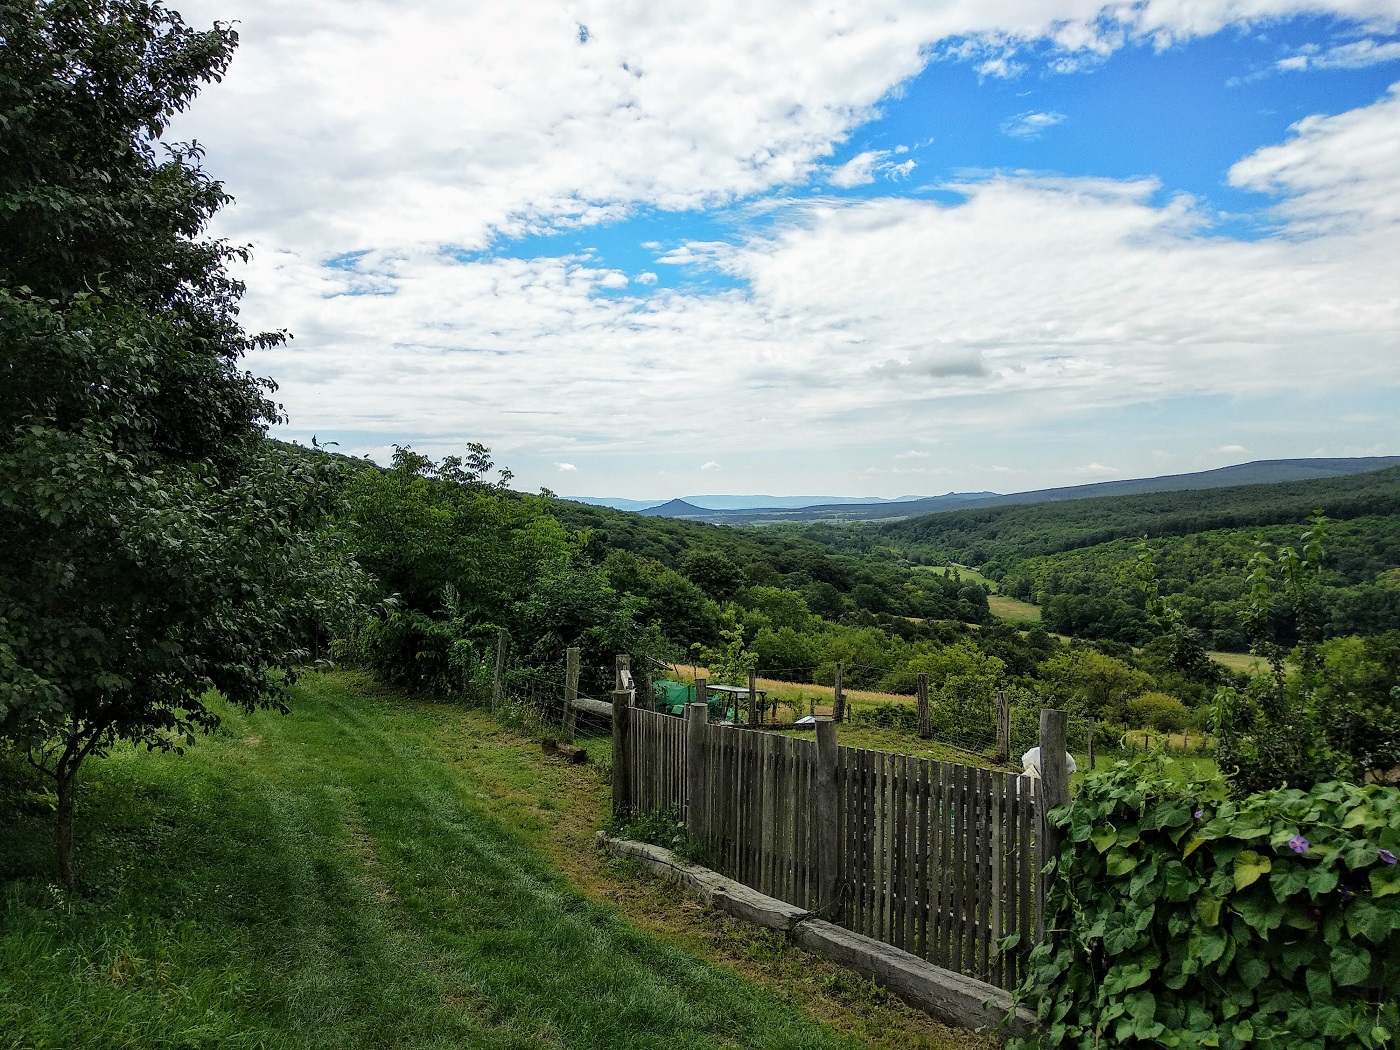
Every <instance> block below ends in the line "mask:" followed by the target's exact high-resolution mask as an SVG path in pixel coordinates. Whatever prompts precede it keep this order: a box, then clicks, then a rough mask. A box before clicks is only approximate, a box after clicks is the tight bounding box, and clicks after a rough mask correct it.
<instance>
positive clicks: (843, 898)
mask: <svg viewBox="0 0 1400 1050" xmlns="http://www.w3.org/2000/svg"><path fill="white" fill-rule="evenodd" d="M625 721H626V729H625V733H624V734H623V735H622V742H623V747H622V752H623V754H624V755H625V759H624V766H625V768H623V769H621V770H617V769H616V768H615V774H614V775H615V784H616V783H617V782H618V774H619V773H620V774H621V777H620V782H621V784H622V785H623V796H625V797H622V799H621V805H622V806H623V807H624V808H625V809H627V810H629V811H631V812H634V813H648V812H653V811H672V812H676V813H679V814H682V815H684V817H685V819H686V823H687V825H688V826H689V827H690V829H691V830H692V832H698V836H697V837H698V838H699V842H700V845H701V847H702V848H703V850H704V852H705V854H706V855H707V857H708V858H709V860H710V862H711V864H712V865H713V866H714V867H715V868H716V869H717V870H719V871H721V872H722V873H723V874H725V875H727V876H729V877H730V878H733V879H736V880H738V881H740V882H743V883H744V884H746V885H748V886H752V887H753V888H754V889H757V890H759V891H760V892H762V893H765V894H767V895H769V896H772V897H777V898H779V899H780V900H784V901H787V902H788V903H790V904H795V905H797V906H798V907H802V908H806V909H808V910H810V911H813V912H815V913H817V914H819V915H821V916H822V917H823V918H826V919H828V920H829V921H831V922H835V923H838V924H839V925H841V926H844V927H846V928H847V929H850V930H853V931H855V932H857V933H861V934H865V935H866V936H870V937H874V938H876V939H878V940H881V941H884V942H885V943H888V944H891V945H894V946H895V947H897V948H902V949H904V950H905V951H908V952H911V953H913V954H915V955H918V956H920V957H922V958H924V959H927V960H929V961H930V962H933V963H935V964H937V965H939V966H943V967H946V968H948V969H952V970H956V971H958V972H960V973H963V974H966V975H968V976H971V977H975V978H978V979H979V980H983V981H987V982H989V983H992V984H997V985H1001V986H1002V987H1005V988H1013V987H1015V986H1016V984H1018V983H1019V981H1020V978H1021V976H1022V973H1023V969H1024V966H1025V957H1026V953H1027V952H1028V950H1029V948H1030V946H1031V945H1032V943H1033V941H1034V939H1035V922H1036V915H1037V908H1038V895H1039V893H1040V879H1039V878H1038V877H1036V874H1035V873H1036V872H1037V871H1038V870H1039V869H1040V867H1041V857H1040V853H1041V843H1040V839H1041V834H1040V824H1039V814H1038V809H1037V798H1036V794H1035V781H1033V780H1031V779H1030V778H1027V777H1018V776H1013V775H1010V774H1006V773H999V772H994V771H992V770H986V769H979V768H976V767H972V766H964V765H956V764H953V763H948V762H936V761H932V760H929V759H920V758H914V757H911V756H908V755H895V754H887V753H885V752H879V751H867V750H862V749H857V748H846V747H838V748H835V769H834V780H835V786H834V790H833V789H831V788H830V787H828V789H827V790H826V791H822V790H821V789H820V785H819V783H818V777H819V772H818V771H819V763H818V747H817V745H816V744H815V743H814V742H813V741H810V740H805V739H797V738H791V737H785V736H782V735H779V734H776V733H768V732H761V731H755V730H749V729H744V728H740V727H733V726H723V725H698V726H690V725H688V724H687V722H686V720H684V719H681V718H676V717H673V716H670V715H665V714H660V713H656V712H652V711H644V710H640V709H636V708H633V709H631V710H630V711H629V712H628V713H627V717H626V719H625ZM692 755H698V756H699V758H700V771H699V774H700V775H699V779H697V778H696V773H697V772H698V771H697V770H696V769H692V768H691V765H690V764H691V756H692ZM692 794H694V795H697V796H698V797H696V798H692V797H691V796H692ZM617 801H618V798H617V797H615V802H617ZM823 807H827V809H828V810H834V812H831V811H828V812H825V813H824V812H823ZM823 820H825V821H827V822H828V825H827V826H828V827H829V828H831V829H832V830H828V831H827V832H826V834H827V835H828V838H827V839H826V842H828V843H831V845H833V846H835V847H836V848H835V849H834V850H833V849H830V848H829V849H828V850H827V851H826V852H827V853H833V852H834V853H835V856H824V855H823V850H822V849H821V844H822V841H823V840H822V836H821V834H819V825H821V823H822V821H823ZM823 887H825V889H823ZM824 894H826V895H827V896H830V897H832V898H834V899H823V895H824ZM1012 934H1020V942H1019V945H1018V946H1016V947H1015V948H1013V949H1011V950H1008V951H1005V952H999V951H998V950H997V948H998V944H999V942H1001V941H1002V940H1003V939H1004V938H1006V937H1008V936H1010V935H1012Z"/></svg>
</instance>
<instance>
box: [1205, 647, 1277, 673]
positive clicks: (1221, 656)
mask: <svg viewBox="0 0 1400 1050" xmlns="http://www.w3.org/2000/svg"><path fill="white" fill-rule="evenodd" d="M1206 655H1207V656H1209V657H1210V658H1211V659H1212V660H1214V661H1215V662H1216V663H1219V664H1224V665H1225V666H1226V667H1228V668H1229V669H1230V670H1232V671H1248V672H1249V673H1251V674H1263V673H1264V672H1266V671H1268V669H1269V667H1268V665H1267V664H1266V663H1264V661H1263V660H1261V659H1259V657H1257V656H1255V655H1254V654H1253V653H1226V652H1219V651H1217V650H1214V649H1212V650H1211V651H1210V652H1209V653H1207V654H1206Z"/></svg>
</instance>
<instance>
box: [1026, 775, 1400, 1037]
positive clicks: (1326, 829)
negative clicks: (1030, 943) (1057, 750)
mask: <svg viewBox="0 0 1400 1050" xmlns="http://www.w3.org/2000/svg"><path fill="white" fill-rule="evenodd" d="M1174 766H1175V764H1174V763H1172V762H1171V761H1170V760H1169V759H1164V758H1160V757H1156V758H1152V759H1148V760H1144V761H1142V762H1139V763H1137V764H1131V765H1130V764H1128V763H1119V764H1118V765H1117V767H1116V768H1115V769H1114V770H1112V771H1109V772H1106V773H1101V774H1097V775H1091V776H1089V777H1087V778H1086V779H1085V780H1084V782H1083V784H1082V785H1081V788H1080V791H1079V795H1078V797H1077V798H1076V799H1075V801H1074V802H1073V803H1072V804H1071V805H1069V806H1065V807H1061V808H1059V809H1057V810H1055V811H1054V813H1053V814H1052V815H1051V819H1052V821H1053V822H1054V824H1055V825H1056V826H1057V827H1059V828H1060V829H1061V830H1062V833H1063V834H1064V836H1065V840H1064V843H1063V846H1062V848H1061V850H1060V855H1059V857H1058V858H1057V859H1056V861H1055V862H1054V864H1053V868H1052V874H1051V876H1050V883H1049V886H1048V888H1047V895H1046V929H1047V936H1046V940H1045V941H1044V942H1043V943H1041V944H1040V945H1038V946H1037V947H1036V948H1035V950H1034V951H1033V952H1032V954H1031V965H1030V972H1029V974H1028V976H1027V981H1026V984H1025V985H1024V986H1023V987H1022V988H1021V990H1020V993H1019V996H1020V998H1021V999H1023V1000H1031V1001H1034V1002H1037V1003H1038V1007H1039V1010H1038V1012H1039V1016H1040V1019H1041V1022H1042V1024H1043V1026H1044V1027H1043V1030H1042V1034H1041V1035H1040V1036H1038V1037H1037V1038H1035V1039H1032V1040H1029V1041H1024V1042H1021V1043H1020V1044H1019V1045H1020V1046H1021V1047H1037V1046H1044V1047H1059V1046H1076V1047H1083V1048H1090V1047H1097V1046H1099V1045H1101V1044H1114V1043H1131V1042H1135V1041H1136V1042H1142V1043H1144V1044H1152V1045H1161V1046H1178V1047H1197V1046H1211V1047H1220V1048H1222V1050H1236V1048H1240V1047H1245V1046H1254V1047H1260V1048H1269V1047H1283V1046H1287V1047H1288V1050H1322V1048H1325V1047H1336V1046H1357V1047H1365V1048H1370V1050H1374V1048H1379V1047H1393V1046H1394V1045H1395V1036H1396V1032H1397V1031H1400V1006H1397V1000H1400V865H1397V864H1396V853H1397V852H1400V791H1397V790H1396V789H1394V788H1382V787H1378V786H1374V785H1372V786H1367V787H1358V786H1356V785H1351V784H1341V783H1335V782H1334V783H1328V784H1321V785H1318V786H1317V787H1314V788H1313V789H1312V790H1311V791H1308V792H1303V791H1299V790H1279V791H1271V792H1263V793H1260V794H1257V795H1251V796H1248V797H1246V798H1244V799H1242V800H1240V801H1226V797H1227V785H1226V784H1225V783H1224V782H1223V781H1221V780H1219V779H1213V780H1197V781H1192V780H1183V778H1182V777H1181V776H1180V775H1179V773H1178V772H1177V771H1176V770H1175V768H1174Z"/></svg>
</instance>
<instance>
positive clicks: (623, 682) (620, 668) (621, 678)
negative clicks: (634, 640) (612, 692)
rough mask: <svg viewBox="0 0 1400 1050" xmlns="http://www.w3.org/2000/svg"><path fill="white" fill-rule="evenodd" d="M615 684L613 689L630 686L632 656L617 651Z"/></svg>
mask: <svg viewBox="0 0 1400 1050" xmlns="http://www.w3.org/2000/svg"><path fill="white" fill-rule="evenodd" d="M616 671H617V674H616V678H617V681H616V684H614V685H613V688H614V689H631V688H632V658H631V657H630V656H628V655H627V654H626V653H618V654H617V660H616Z"/></svg>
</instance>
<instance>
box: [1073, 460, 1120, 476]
mask: <svg viewBox="0 0 1400 1050" xmlns="http://www.w3.org/2000/svg"><path fill="white" fill-rule="evenodd" d="M1074 472H1075V473H1076V474H1078V475H1080V476H1081V477H1086V478H1107V477H1112V476H1113V475H1114V474H1121V473H1123V472H1122V471H1121V470H1119V469H1118V468H1117V467H1106V466H1104V465H1103V464H1102V463H1088V464H1086V465H1084V466H1082V467H1075V468H1074Z"/></svg>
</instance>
